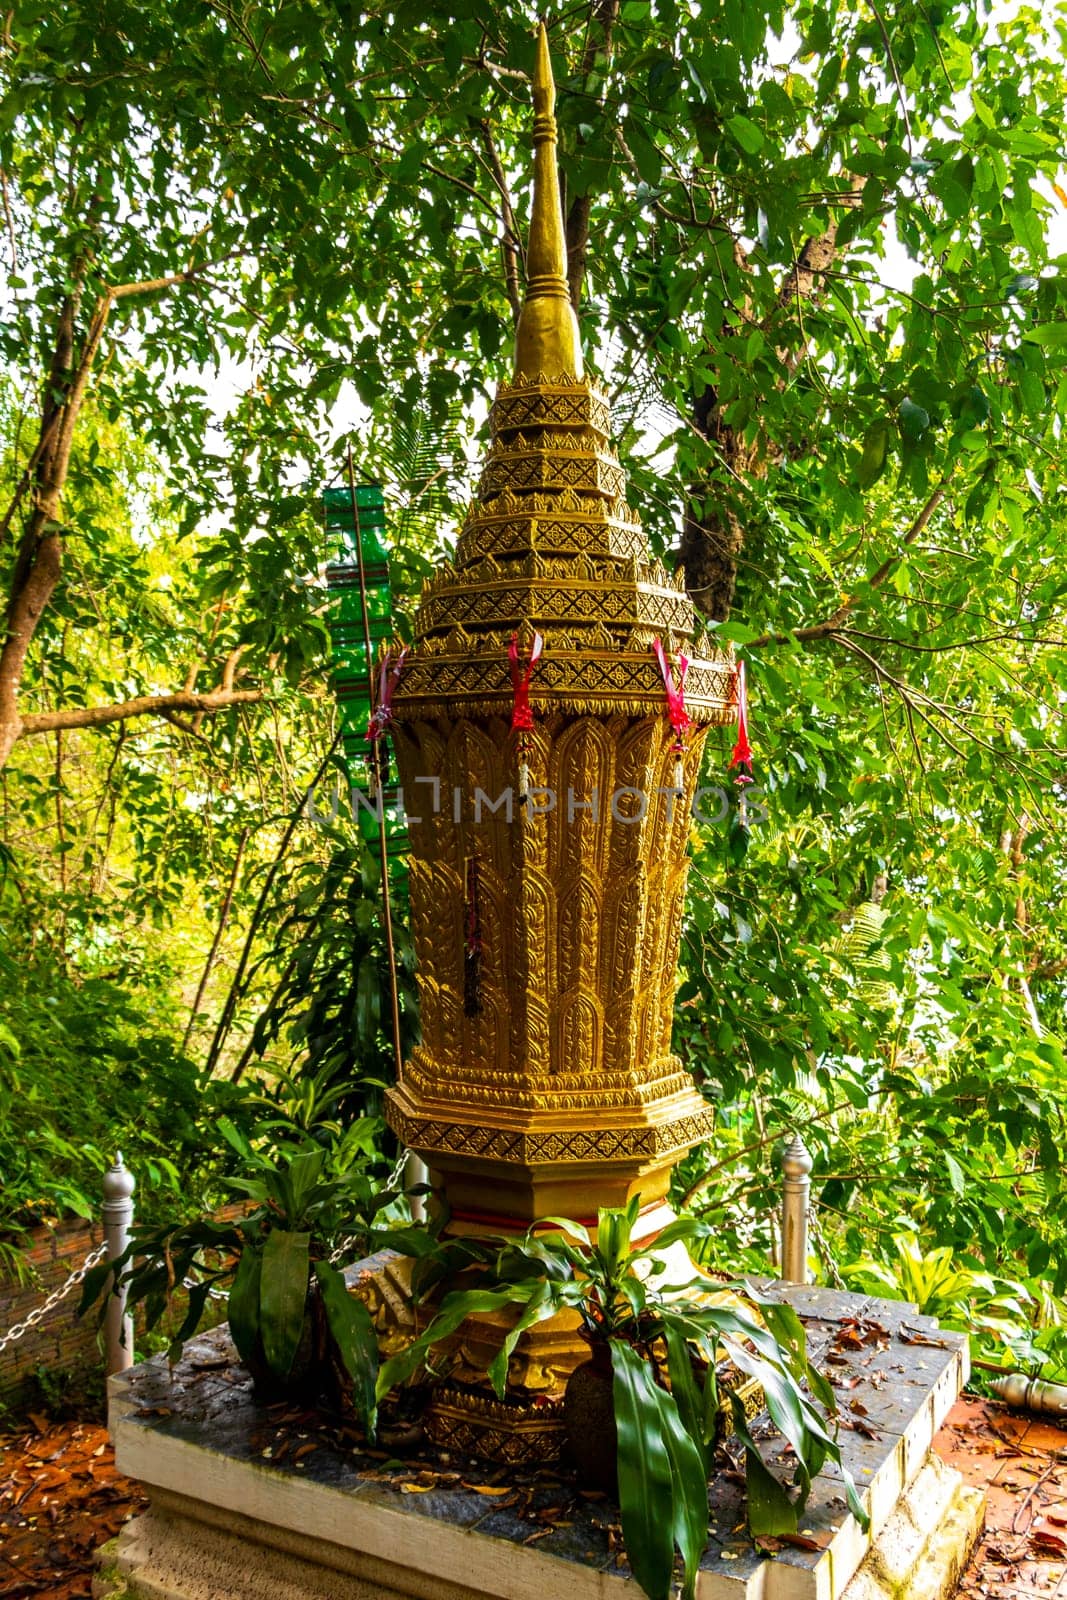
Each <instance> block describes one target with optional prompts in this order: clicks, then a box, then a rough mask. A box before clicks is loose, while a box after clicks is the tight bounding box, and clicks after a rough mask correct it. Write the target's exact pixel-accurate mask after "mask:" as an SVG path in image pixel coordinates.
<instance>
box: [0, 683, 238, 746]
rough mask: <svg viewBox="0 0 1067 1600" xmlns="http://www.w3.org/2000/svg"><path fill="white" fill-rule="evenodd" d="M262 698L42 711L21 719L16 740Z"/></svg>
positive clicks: (225, 694)
mask: <svg viewBox="0 0 1067 1600" xmlns="http://www.w3.org/2000/svg"><path fill="white" fill-rule="evenodd" d="M264 697H265V690H263V689H215V690H213V691H212V692H211V693H209V694H186V693H184V692H180V693H178V694H145V695H141V696H139V697H138V698H137V699H136V700H123V701H120V702H118V703H117V704H116V705H111V706H78V707H73V708H71V709H70V710H67V711H42V712H37V713H33V714H31V715H29V716H25V717H23V718H22V728H21V733H20V737H22V738H29V737H31V736H32V735H33V734H36V733H51V732H52V731H53V730H54V729H55V728H105V727H107V725H108V724H109V723H111V722H127V721H129V719H130V718H131V717H158V716H166V715H167V713H168V712H173V711H199V712H204V713H208V714H210V713H211V712H213V711H222V710H224V709H225V708H226V707H227V706H235V705H251V704H253V703H255V702H256V701H258V700H262V699H264Z"/></svg>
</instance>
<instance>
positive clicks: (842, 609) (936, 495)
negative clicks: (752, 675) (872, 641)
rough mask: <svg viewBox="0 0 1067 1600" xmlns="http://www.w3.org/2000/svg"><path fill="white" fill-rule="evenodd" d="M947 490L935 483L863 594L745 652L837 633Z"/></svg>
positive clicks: (893, 565) (754, 642) (755, 642)
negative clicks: (824, 615) (818, 618)
mask: <svg viewBox="0 0 1067 1600" xmlns="http://www.w3.org/2000/svg"><path fill="white" fill-rule="evenodd" d="M947 489H948V480H947V479H945V480H944V481H943V482H942V483H940V484H938V486H937V488H936V489H935V490H934V492H933V494H931V495H930V497H929V499H928V500H927V501H926V504H925V505H924V506H923V508H922V510H921V511H920V512H919V514H918V516H917V517H916V518H915V520H914V522H913V523H912V524H911V526H910V528H909V529H908V530H907V532H906V533H905V535H904V537H903V538H902V539H901V541H900V549H899V550H898V551H897V552H896V554H895V555H891V556H887V557H886V559H885V561H883V562H882V565H881V566H880V567H879V568H878V570H877V572H875V573H872V575H871V577H870V578H869V579H868V581H867V585H866V589H865V590H864V591H862V592H861V593H859V594H854V595H849V596H848V598H847V600H844V601H843V602H842V604H841V605H839V606H838V608H837V610H836V611H835V612H834V613H833V615H832V616H829V617H824V618H823V619H822V621H821V622H812V623H809V624H808V626H807V627H804V628H793V629H791V630H790V632H789V633H763V634H761V635H760V637H759V638H758V639H753V640H752V642H751V643H750V644H748V645H746V647H745V648H746V649H748V650H760V649H762V648H763V647H764V646H765V645H768V644H791V643H792V642H793V641H794V640H798V641H800V642H806V641H808V640H811V639H825V638H827V637H828V635H830V634H840V632H841V624H842V623H843V622H844V621H845V619H846V617H848V616H849V614H850V613H851V612H852V611H854V610H855V608H856V607H857V606H858V605H859V604H860V601H861V600H862V599H863V598H864V595H865V594H866V593H868V592H869V591H871V590H872V589H880V588H881V587H882V584H883V583H884V582H885V580H886V579H887V578H888V577H889V576H890V574H891V573H892V572H893V571H894V569H895V568H896V567H897V566H898V565H899V563H900V561H901V560H902V558H903V554H904V551H905V550H906V549H907V547H908V546H909V545H912V544H914V543H915V541H916V539H917V538H918V537H919V535H920V533H922V531H923V529H924V528H925V527H926V525H927V523H928V522H929V521H930V518H931V517H932V516H933V514H934V512H935V511H936V510H937V508H938V506H939V505H940V504H941V502H942V500H943V499H944V498H945V494H946V492H947Z"/></svg>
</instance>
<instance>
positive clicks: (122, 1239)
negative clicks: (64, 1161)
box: [103, 1152, 137, 1377]
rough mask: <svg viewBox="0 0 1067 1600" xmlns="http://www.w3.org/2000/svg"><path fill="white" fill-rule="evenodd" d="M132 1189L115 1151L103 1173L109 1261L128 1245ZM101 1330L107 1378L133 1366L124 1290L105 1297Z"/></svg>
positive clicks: (129, 1174) (131, 1180)
mask: <svg viewBox="0 0 1067 1600" xmlns="http://www.w3.org/2000/svg"><path fill="white" fill-rule="evenodd" d="M136 1187H137V1184H136V1179H135V1178H134V1176H133V1173H132V1172H128V1171H127V1170H126V1167H125V1165H124V1164H123V1160H122V1154H121V1152H119V1153H118V1154H116V1156H115V1159H114V1161H113V1162H112V1163H111V1165H110V1167H108V1169H107V1171H106V1172H105V1173H104V1206H103V1212H104V1240H105V1243H106V1244H107V1259H108V1260H109V1261H117V1260H118V1258H119V1256H121V1255H122V1253H123V1251H124V1250H125V1248H126V1246H127V1244H128V1243H129V1240H130V1224H131V1223H132V1222H133V1191H134V1189H135V1188H136ZM104 1329H105V1338H106V1345H107V1370H108V1376H109V1377H110V1376H111V1374H112V1373H113V1372H125V1370H126V1368H127V1367H132V1366H133V1318H132V1317H131V1316H128V1315H127V1312H126V1290H125V1289H120V1290H119V1292H118V1294H117V1295H109V1296H108V1301H107V1310H106V1313H105V1320H104Z"/></svg>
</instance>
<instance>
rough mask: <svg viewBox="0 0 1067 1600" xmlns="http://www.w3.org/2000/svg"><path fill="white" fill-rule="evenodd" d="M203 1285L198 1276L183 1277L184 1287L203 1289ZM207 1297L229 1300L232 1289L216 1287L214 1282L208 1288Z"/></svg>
mask: <svg viewBox="0 0 1067 1600" xmlns="http://www.w3.org/2000/svg"><path fill="white" fill-rule="evenodd" d="M203 1287H204V1286H203V1284H202V1283H200V1282H199V1281H198V1280H197V1279H196V1278H183V1279H182V1288H183V1289H202V1288H203ZM207 1297H208V1299H209V1300H228V1299H229V1298H230V1291H229V1289H216V1288H215V1286H214V1284H212V1286H211V1287H210V1288H209V1289H208V1292H207Z"/></svg>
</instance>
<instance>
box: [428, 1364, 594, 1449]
mask: <svg viewBox="0 0 1067 1600" xmlns="http://www.w3.org/2000/svg"><path fill="white" fill-rule="evenodd" d="M423 1422H424V1426H425V1428H426V1435H427V1438H428V1439H429V1440H430V1442H431V1443H432V1444H435V1445H436V1446H437V1447H438V1449H439V1450H446V1451H447V1452H448V1453H449V1454H450V1455H454V1456H456V1457H463V1458H469V1457H471V1456H476V1457H478V1458H479V1459H480V1460H482V1461H495V1462H498V1463H499V1464H500V1465H501V1466H508V1467H517V1466H533V1465H535V1464H537V1463H539V1462H540V1463H543V1462H558V1460H559V1455H560V1450H561V1448H562V1445H563V1396H562V1393H560V1394H558V1395H556V1396H555V1397H552V1398H550V1397H548V1396H543V1395H538V1396H537V1397H536V1400H533V1399H531V1400H530V1401H529V1402H528V1403H526V1404H525V1405H523V1404H512V1405H504V1404H502V1403H501V1402H500V1401H499V1400H497V1399H495V1398H494V1397H493V1396H492V1395H491V1394H488V1393H487V1392H485V1391H484V1390H482V1391H479V1390H476V1389H473V1388H461V1387H460V1386H459V1385H457V1384H449V1383H439V1384H436V1385H435V1386H434V1390H433V1395H432V1398H431V1401H430V1405H429V1408H428V1410H427V1411H426V1413H425V1414H424V1417H423Z"/></svg>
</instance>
